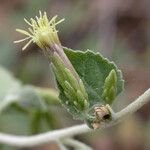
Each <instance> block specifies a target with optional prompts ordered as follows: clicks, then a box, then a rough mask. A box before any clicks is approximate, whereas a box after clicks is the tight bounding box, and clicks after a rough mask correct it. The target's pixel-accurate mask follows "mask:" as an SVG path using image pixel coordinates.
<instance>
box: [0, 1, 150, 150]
mask: <svg viewBox="0 0 150 150" xmlns="http://www.w3.org/2000/svg"><path fill="white" fill-rule="evenodd" d="M39 10H42V11H46V12H47V14H48V16H49V17H52V16H54V15H56V14H57V15H58V16H59V19H61V18H65V19H66V20H65V22H63V23H62V24H60V25H59V26H58V30H59V37H60V40H61V42H62V45H63V46H66V47H69V48H72V49H74V50H83V51H85V50H87V49H90V50H93V51H95V52H100V53H101V54H102V55H103V56H105V57H107V58H109V59H110V60H112V61H114V62H115V63H116V64H117V66H118V67H119V68H120V69H121V70H122V72H123V77H124V79H125V90H124V92H122V94H121V95H119V97H118V98H117V100H116V101H115V104H114V110H115V111H119V110H120V109H121V108H123V107H124V106H126V105H127V104H129V103H130V102H132V101H133V100H134V99H135V98H136V97H138V96H139V95H140V94H142V93H143V92H144V91H145V90H146V89H148V88H149V87H150V1H149V0H142V1H141V0H126V1H124V0H92V1H90V0H0V66H1V68H3V69H7V70H8V71H9V72H11V74H13V76H14V77H15V78H17V80H20V81H19V82H21V83H23V85H28V84H30V85H31V84H32V85H34V86H40V87H48V88H49V87H51V88H52V89H53V88H55V84H54V80H53V79H54V78H53V75H52V74H51V71H50V69H49V64H48V61H47V59H45V57H44V56H43V54H42V53H41V51H40V50H39V48H38V47H37V46H36V45H34V44H31V45H30V46H29V47H28V48H27V50H26V51H23V52H22V51H21V48H22V47H23V46H24V43H21V44H18V45H17V44H13V41H14V40H18V39H20V38H21V37H22V35H20V34H18V33H16V32H15V29H16V28H22V29H25V28H26V27H27V25H26V24H25V23H24V21H23V18H26V19H29V18H30V17H34V16H36V15H37V14H38V11H39ZM1 75H2V72H1V71H0V76H1ZM3 78H4V79H5V78H6V75H5V74H4V77H3ZM0 86H1V88H4V85H0ZM58 105H59V104H58ZM10 107H11V109H12V111H10V110H11V109H9V111H10V112H9V113H11V115H10V114H7V115H6V116H5V115H1V116H0V131H1V132H7V133H13V134H26V135H29V134H36V133H40V132H46V131H48V130H50V129H56V128H62V127H67V126H70V125H73V124H77V123H80V122H78V121H74V120H73V119H72V117H71V116H70V115H69V114H68V113H66V111H65V110H64V109H63V108H62V107H61V106H58V107H56V106H52V108H51V111H52V112H49V113H51V114H52V115H50V116H51V117H49V120H50V124H51V122H52V124H51V126H50V127H47V126H45V125H44V126H43V125H42V127H41V125H39V126H38V127H39V128H40V129H41V128H42V130H34V129H33V131H32V132H29V130H28V126H29V124H30V123H29V124H28V122H30V121H31V120H29V118H30V117H29V116H28V115H20V114H19V115H18V114H17V115H16V108H15V109H14V108H13V106H10ZM53 111H54V112H53ZM6 112H8V111H6ZM53 113H56V114H57V115H56V116H57V117H55V118H53V117H52V116H53ZM5 114H6V113H5ZM60 114H61V115H60ZM44 115H45V114H44ZM12 116H13V119H12ZM62 116H63V120H61V121H60V118H61V117H62ZM31 119H32V118H31ZM27 120H28V122H27ZM58 120H59V121H58ZM10 122H11V123H10ZM76 139H79V140H81V141H83V142H85V143H87V144H88V145H90V146H91V147H93V149H94V150H118V149H121V150H149V149H150V104H148V105H145V106H144V107H142V108H141V109H140V110H139V111H137V112H136V113H135V114H134V115H132V116H130V117H129V118H127V119H126V120H124V121H123V122H122V123H120V124H118V125H116V126H114V127H112V128H110V129H109V130H107V131H106V130H104V131H102V132H101V131H100V132H96V133H88V134H84V135H81V136H77V137H76ZM0 149H1V150H17V148H14V147H8V146H5V145H0ZM58 149H59V148H58V147H57V146H56V144H55V143H50V144H47V145H44V146H41V147H35V148H32V149H24V150H58Z"/></svg>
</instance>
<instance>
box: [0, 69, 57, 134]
mask: <svg viewBox="0 0 150 150" xmlns="http://www.w3.org/2000/svg"><path fill="white" fill-rule="evenodd" d="M51 100H52V103H56V104H58V102H57V101H58V98H57V94H56V92H55V91H51V90H50V89H41V88H37V87H34V86H30V85H23V84H22V83H21V82H20V81H18V80H17V79H15V78H14V77H13V76H12V74H11V73H10V72H9V71H7V70H6V69H4V68H3V67H0V132H5V133H11V134H21V135H29V134H33V133H40V132H45V131H48V130H51V129H54V128H56V127H58V124H59V123H58V120H57V119H56V116H54V115H53V113H54V112H52V111H51V110H50V109H49V108H50V106H51V104H52V103H51ZM55 100H56V102H54V101H55Z"/></svg>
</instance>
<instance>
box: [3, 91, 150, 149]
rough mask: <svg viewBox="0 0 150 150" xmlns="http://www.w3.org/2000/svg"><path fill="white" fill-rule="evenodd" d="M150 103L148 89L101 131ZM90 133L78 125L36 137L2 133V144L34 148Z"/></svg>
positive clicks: (84, 126) (116, 114)
mask: <svg viewBox="0 0 150 150" xmlns="http://www.w3.org/2000/svg"><path fill="white" fill-rule="evenodd" d="M149 101H150V89H148V90H147V91H146V92H145V93H144V94H142V95H141V96H140V97H139V98H137V99H136V100H135V101H134V102H132V103H131V104H129V105H128V106H127V107H126V108H124V109H123V110H121V111H120V112H117V113H115V114H114V117H113V121H112V122H110V123H107V124H103V125H101V128H100V129H104V128H108V127H110V126H112V125H114V124H116V122H118V121H119V120H122V118H124V117H125V116H127V115H129V114H131V113H133V112H135V111H137V110H138V109H140V108H141V107H142V106H143V105H144V104H146V103H148V102H149ZM89 131H93V130H91V129H89V128H88V127H87V125H85V124H82V125H77V126H73V127H69V128H65V129H60V130H54V131H50V132H47V133H43V134H39V135H34V136H15V135H9V134H4V133H0V143H3V144H8V145H13V146H16V147H32V146H37V145H42V144H45V143H48V142H50V141H58V140H59V139H60V140H61V139H62V138H63V139H64V138H68V137H72V136H74V135H78V134H82V133H86V132H89Z"/></svg>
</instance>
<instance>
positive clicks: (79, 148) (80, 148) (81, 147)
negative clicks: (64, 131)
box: [62, 139, 92, 150]
mask: <svg viewBox="0 0 150 150" xmlns="http://www.w3.org/2000/svg"><path fill="white" fill-rule="evenodd" d="M62 142H63V143H64V144H65V145H68V146H72V147H74V148H75V149H76V150H92V148H91V147H89V146H88V145H86V144H84V143H82V142H80V141H77V140H74V139H65V140H63V141H62Z"/></svg>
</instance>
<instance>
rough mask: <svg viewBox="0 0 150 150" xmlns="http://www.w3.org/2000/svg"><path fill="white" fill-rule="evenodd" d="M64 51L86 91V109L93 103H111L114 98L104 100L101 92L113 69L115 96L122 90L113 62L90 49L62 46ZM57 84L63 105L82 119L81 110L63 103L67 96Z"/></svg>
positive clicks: (119, 74) (119, 72) (118, 72)
mask: <svg viewBox="0 0 150 150" xmlns="http://www.w3.org/2000/svg"><path fill="white" fill-rule="evenodd" d="M64 52H65V54H66V55H67V57H68V58H69V60H70V62H71V63H72V65H73V67H74V68H75V70H76V71H77V73H78V75H79V76H80V78H81V80H82V81H83V83H84V86H85V89H86V92H87V93H88V103H89V108H88V110H87V111H89V110H90V109H91V108H92V107H93V106H94V105H102V104H104V105H105V104H112V102H113V100H114V99H113V100H111V101H106V99H104V98H103V96H102V94H103V90H104V84H105V80H106V78H107V77H108V75H109V73H110V72H111V71H112V70H113V69H114V71H115V72H116V76H117V80H116V85H115V86H116V94H115V97H116V96H117V95H118V94H119V93H120V92H121V91H122V90H123V87H124V81H123V79H122V74H121V71H120V70H119V69H118V68H117V66H116V65H115V64H114V63H113V62H110V61H109V60H108V59H106V58H104V57H103V56H101V55H100V54H99V53H94V52H92V51H90V50H87V51H86V52H82V51H73V50H71V49H68V48H64ZM57 84H58V88H59V90H60V99H61V100H62V103H63V105H64V106H65V107H66V108H67V110H68V111H69V112H70V113H71V114H72V115H73V116H74V117H75V118H80V119H81V120H83V118H84V117H85V116H84V114H83V113H82V112H81V111H79V110H75V109H74V108H73V106H71V105H66V104H65V103H64V102H65V101H67V100H66V99H67V98H66V96H65V93H64V91H63V88H62V87H61V86H60V85H59V83H57Z"/></svg>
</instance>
